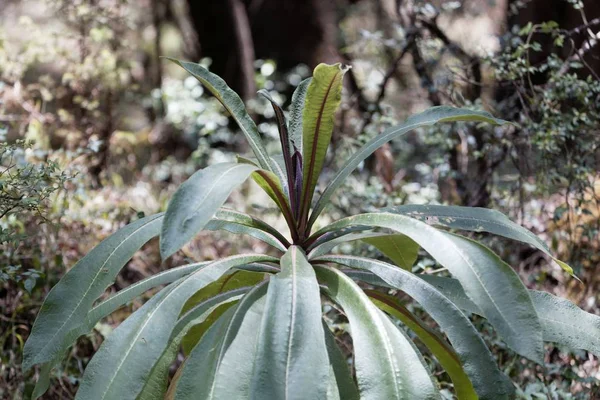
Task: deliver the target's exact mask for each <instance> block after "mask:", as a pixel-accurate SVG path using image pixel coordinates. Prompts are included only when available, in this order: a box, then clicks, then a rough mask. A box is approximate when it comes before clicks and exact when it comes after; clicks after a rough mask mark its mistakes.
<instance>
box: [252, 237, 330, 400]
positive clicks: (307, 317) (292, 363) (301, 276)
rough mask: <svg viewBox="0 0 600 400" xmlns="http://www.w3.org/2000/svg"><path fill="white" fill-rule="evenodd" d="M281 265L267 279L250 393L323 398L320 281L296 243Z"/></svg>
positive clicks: (326, 365)
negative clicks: (264, 303) (269, 278)
mask: <svg viewBox="0 0 600 400" xmlns="http://www.w3.org/2000/svg"><path fill="white" fill-rule="evenodd" d="M280 265H281V272H280V273H279V274H277V275H275V276H273V277H272V278H271V281H270V283H269V289H268V292H267V299H266V306H265V312H264V315H263V320H262V326H261V333H260V336H259V341H258V350H257V352H258V353H257V359H256V369H255V374H254V379H253V384H252V386H251V396H250V397H251V398H261V399H274V400H275V399H307V398H308V399H321V398H325V396H326V394H327V383H328V379H327V378H328V376H329V362H328V360H327V350H326V347H325V339H324V333H323V325H322V322H321V296H320V293H319V283H318V282H317V278H316V276H315V273H314V270H313V268H312V266H311V265H310V264H309V262H308V260H307V259H306V256H305V255H304V253H303V251H302V250H301V249H300V248H299V247H297V246H292V247H290V249H289V250H288V251H287V253H285V255H284V256H283V257H282V259H281V262H280Z"/></svg>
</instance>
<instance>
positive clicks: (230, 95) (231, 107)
mask: <svg viewBox="0 0 600 400" xmlns="http://www.w3.org/2000/svg"><path fill="white" fill-rule="evenodd" d="M166 58H167V59H168V60H171V61H173V62H174V63H175V64H178V65H179V66H181V67H182V68H183V69H185V70H186V71H187V72H188V73H190V74H191V75H192V76H193V77H194V78H196V79H198V81H200V83H202V85H203V86H204V87H205V88H207V89H208V91H209V92H211V93H212V94H213V96H215V97H216V99H217V100H219V102H220V103H221V104H222V105H223V107H225V109H226V110H227V111H228V112H229V114H230V115H231V117H232V118H233V119H234V120H235V122H236V123H237V124H238V126H239V127H240V129H241V130H242V132H243V133H244V135H245V136H246V139H247V140H248V143H249V144H250V147H251V148H252V151H253V152H254V155H255V156H256V158H257V159H258V163H259V165H260V166H261V168H263V169H266V170H267V171H271V163H270V162H269V155H268V154H267V151H266V150H265V147H264V145H263V143H262V140H261V138H260V134H259V133H258V128H257V127H256V124H255V123H254V121H253V120H252V118H250V116H249V115H248V113H247V112H246V107H245V106H244V102H243V101H242V99H240V96H238V95H237V93H235V92H234V91H233V90H231V89H230V88H229V86H227V84H226V83H225V81H224V80H223V79H221V78H220V77H219V76H217V75H215V74H213V73H211V72H209V71H208V70H207V69H206V68H204V67H203V66H201V65H199V64H195V63H191V62H185V61H180V60H176V59H174V58H168V57H166Z"/></svg>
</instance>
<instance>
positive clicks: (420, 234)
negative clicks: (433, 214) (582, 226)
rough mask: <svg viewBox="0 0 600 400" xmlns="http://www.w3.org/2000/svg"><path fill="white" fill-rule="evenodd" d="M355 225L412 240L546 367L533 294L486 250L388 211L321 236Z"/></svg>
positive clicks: (510, 339) (514, 343)
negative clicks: (369, 227) (374, 228)
mask: <svg viewBox="0 0 600 400" xmlns="http://www.w3.org/2000/svg"><path fill="white" fill-rule="evenodd" d="M351 225H371V226H374V227H379V228H387V229H391V230H393V231H395V232H398V233H401V234H404V235H406V236H408V237H410V238H411V239H412V240H414V241H415V242H416V243H418V244H419V245H420V246H421V247H422V248H423V249H424V250H425V251H427V252H428V253H429V254H430V255H431V256H432V257H433V258H434V259H435V260H436V261H437V262H439V263H440V264H441V265H442V266H444V267H446V268H447V269H448V270H449V271H450V272H451V273H452V275H454V276H455V277H456V278H457V279H458V280H459V281H460V283H461V285H462V286H463V288H464V289H465V291H466V292H467V295H468V296H469V298H470V299H471V300H473V301H474V302H475V303H477V304H478V305H479V307H481V309H482V311H483V312H484V314H485V317H486V318H487V319H488V320H489V321H490V323H491V324H492V325H493V326H494V328H495V329H496V330H497V331H498V333H499V334H500V336H502V338H503V339H504V340H505V341H506V343H507V344H508V345H509V346H510V347H511V348H512V349H514V350H515V351H516V352H517V353H519V354H521V355H522V356H524V357H527V358H529V359H531V360H533V361H536V362H538V363H539V364H543V360H544V358H543V342H542V336H541V331H540V329H541V327H540V322H539V319H538V316H537V314H536V312H535V309H534V308H533V304H532V302H531V298H530V297H529V293H528V292H527V289H526V288H525V286H524V285H523V283H522V282H521V280H520V279H519V276H518V275H517V274H516V272H515V271H513V270H512V268H511V267H510V266H509V265H507V264H506V263H505V262H503V261H502V260H501V259H500V258H499V257H498V256H497V255H495V254H494V253H493V252H492V251H491V250H489V249H488V248H487V247H485V246H483V245H481V244H479V243H477V242H473V241H471V240H469V239H466V238H463V237H461V236H456V235H452V234H450V233H447V232H444V231H440V230H438V229H436V228H434V227H432V226H429V225H427V224H426V223H424V222H421V221H419V220H416V219H413V218H410V217H407V216H405V215H399V214H390V213H383V212H382V213H372V214H361V215H357V216H353V217H348V218H344V219H341V220H339V221H337V222H334V223H332V224H330V225H328V226H327V227H326V228H325V229H322V230H321V231H320V232H318V233H320V234H323V233H325V232H328V231H333V230H336V229H340V228H345V227H347V226H351Z"/></svg>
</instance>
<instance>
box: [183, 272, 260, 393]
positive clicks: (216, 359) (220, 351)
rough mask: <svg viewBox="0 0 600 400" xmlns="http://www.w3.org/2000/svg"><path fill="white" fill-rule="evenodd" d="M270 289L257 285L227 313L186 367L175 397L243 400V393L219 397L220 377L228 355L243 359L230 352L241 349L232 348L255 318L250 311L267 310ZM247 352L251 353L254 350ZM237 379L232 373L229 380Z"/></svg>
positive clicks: (203, 340)
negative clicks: (266, 297) (241, 395)
mask: <svg viewBox="0 0 600 400" xmlns="http://www.w3.org/2000/svg"><path fill="white" fill-rule="evenodd" d="M266 289H267V285H266V284H262V285H259V286H256V287H255V288H254V289H252V290H251V291H250V292H249V293H248V294H247V295H246V296H244V297H243V298H242V300H241V301H240V302H239V303H238V305H237V306H236V307H235V308H234V309H230V310H228V311H226V312H225V314H223V316H221V317H220V318H219V319H218V321H217V323H216V324H215V325H213V326H212V327H211V328H209V330H208V331H207V332H206V334H205V335H204V336H203V337H202V339H201V340H200V342H199V343H198V345H197V346H196V347H195V348H194V350H192V352H191V353H190V356H189V357H188V359H187V360H186V362H185V364H184V367H183V370H182V373H181V377H180V379H179V381H178V383H177V388H176V392H175V397H176V398H177V399H178V400H188V399H189V400H191V399H206V400H211V399H220V398H232V399H234V398H235V399H242V398H243V397H240V396H239V394H238V396H235V397H220V396H221V395H219V396H217V395H216V393H215V389H216V387H217V382H216V377H217V375H218V371H219V370H220V365H221V363H222V362H223V360H224V359H225V357H227V356H228V353H229V355H230V356H234V357H237V356H239V354H235V353H230V350H231V351H234V350H238V349H239V347H236V348H230V346H231V344H232V343H233V341H234V339H235V338H236V336H237V335H238V334H239V331H240V329H241V328H242V327H243V326H244V325H245V324H248V322H251V321H252V318H247V317H248V316H250V317H251V316H252V314H249V315H247V314H248V312H250V310H252V313H255V312H257V311H258V312H260V310H261V309H262V307H264V301H263V298H264V296H265V293H266ZM215 332H218V336H214V337H213V333H215ZM246 332H247V331H246ZM245 350H246V351H250V350H251V349H245ZM237 361H238V362H239V363H243V361H245V360H242V359H239V358H238V359H237ZM231 372H232V371H231ZM234 376H235V375H234V374H232V375H229V376H227V378H228V379H229V380H231V379H232V378H234ZM236 378H237V377H236Z"/></svg>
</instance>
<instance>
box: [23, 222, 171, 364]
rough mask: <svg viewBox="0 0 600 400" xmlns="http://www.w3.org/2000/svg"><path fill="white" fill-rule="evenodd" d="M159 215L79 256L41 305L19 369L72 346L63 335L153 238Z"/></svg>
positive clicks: (127, 229) (58, 353) (135, 223)
mask: <svg viewBox="0 0 600 400" xmlns="http://www.w3.org/2000/svg"><path fill="white" fill-rule="evenodd" d="M162 218H163V216H162V214H156V215H152V216H148V217H146V218H142V219H140V220H138V221H136V222H133V223H131V224H129V225H127V226H126V227H124V228H122V229H121V230H119V231H118V232H116V233H114V234H113V235H111V236H110V237H108V238H107V239H105V240H104V241H103V242H102V243H100V244H99V245H98V246H96V247H95V248H94V249H93V250H92V251H90V252H89V253H88V254H87V255H86V256H85V257H83V258H82V259H81V260H80V261H79V262H77V264H75V266H74V267H73V268H71V269H70V270H69V272H67V273H66V275H65V276H63V278H62V279H61V280H60V282H59V283H57V284H56V285H55V286H54V287H53V288H52V290H51V291H50V293H48V296H47V297H46V300H45V301H44V304H43V305H42V308H41V310H40V312H39V314H38V317H37V319H36V321H35V323H34V325H33V329H32V331H31V335H29V338H28V339H27V343H25V348H24V350H23V369H24V370H28V369H29V368H31V367H32V366H33V365H35V364H42V363H47V362H50V361H55V359H56V358H57V357H59V356H61V355H62V354H63V352H64V351H65V350H66V349H67V347H69V346H70V345H71V344H72V341H69V339H68V338H67V335H66V334H67V333H68V332H69V331H70V330H71V329H73V328H75V327H77V326H79V325H80V324H82V323H83V322H84V321H85V318H86V316H87V313H88V311H90V309H91V308H92V306H93V305H94V302H95V301H96V299H98V298H99V297H100V296H101V295H102V294H103V293H104V291H105V290H106V288H107V287H108V286H110V285H111V284H112V283H113V282H114V280H115V278H116V276H117V274H118V273H119V271H120V270H121V268H123V266H124V265H125V264H126V263H127V261H129V259H131V257H132V256H133V254H134V253H135V252H136V251H137V250H138V249H139V248H140V247H142V245H144V243H146V242H147V241H148V240H150V239H152V238H153V237H155V236H157V235H158V233H159V231H160V225H161V222H162Z"/></svg>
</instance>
